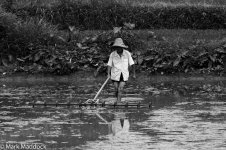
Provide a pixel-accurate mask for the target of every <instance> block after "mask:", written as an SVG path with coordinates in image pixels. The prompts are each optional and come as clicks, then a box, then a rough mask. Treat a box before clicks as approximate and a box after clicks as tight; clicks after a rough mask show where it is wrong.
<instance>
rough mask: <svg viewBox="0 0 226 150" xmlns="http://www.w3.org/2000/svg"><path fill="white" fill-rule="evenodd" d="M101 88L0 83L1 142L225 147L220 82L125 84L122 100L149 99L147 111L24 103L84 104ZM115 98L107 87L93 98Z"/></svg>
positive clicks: (225, 90)
mask: <svg viewBox="0 0 226 150" xmlns="http://www.w3.org/2000/svg"><path fill="white" fill-rule="evenodd" d="M101 83H103V80H92V81H89V80H83V81H77V82H73V83H70V81H65V82H58V81H57V80H56V81H53V82H48V83H47V82H26V83H25V82H16V83H15V82H1V84H0V86H1V87H0V107H1V108H0V143H2V144H5V143H42V144H44V145H45V146H46V148H47V149H96V150H100V149H104V150H105V149H116V150H118V149H131V150H133V149H134V150H136V149H167V150H169V149H170V150H171V149H172V150H175V149H186V150H190V149H192V150H195V149H197V150H200V149H205V150H206V149H211V150H213V149H217V150H218V149H219V150H224V149H226V84H225V82H220V81H217V82H207V81H202V82H199V81H195V82H192V81H191V82H190V81H186V82H174V81H168V82H155V83H153V82H152V81H146V80H145V81H139V82H138V81H134V82H129V83H128V84H127V86H126V87H125V90H124V94H123V96H124V97H130V98H131V99H132V100H133V103H135V102H138V101H140V102H141V103H142V104H144V105H147V104H148V103H150V102H152V109H136V108H134V109H109V108H101V107H98V108H93V107H91V108H90V107H89V108H77V107H69V108H68V107H66V106H65V107H48V106H47V107H44V106H37V107H34V108H32V107H31V106H29V105H28V103H29V102H33V101H35V102H38V103H39V102H44V101H46V102H52V103H55V102H56V101H58V102H60V103H66V102H68V101H70V102H71V103H77V102H84V101H86V100H87V99H89V98H93V97H94V96H95V92H97V91H98V89H99V88H100V86H101ZM113 96H114V92H113V86H112V85H111V83H110V82H109V84H108V85H107V86H106V87H105V88H104V90H103V91H102V93H101V95H100V97H99V98H100V99H105V98H109V97H113ZM141 99H143V100H141ZM127 100H129V98H128V99H127Z"/></svg>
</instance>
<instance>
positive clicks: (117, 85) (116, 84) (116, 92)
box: [114, 82, 119, 98]
mask: <svg viewBox="0 0 226 150" xmlns="http://www.w3.org/2000/svg"><path fill="white" fill-rule="evenodd" d="M114 87H115V97H116V98H117V97H118V87H119V82H114Z"/></svg>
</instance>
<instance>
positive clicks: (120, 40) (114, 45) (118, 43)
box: [112, 38, 128, 48]
mask: <svg viewBox="0 0 226 150" xmlns="http://www.w3.org/2000/svg"><path fill="white" fill-rule="evenodd" d="M112 46H113V47H116V46H117V47H122V48H128V46H126V45H125V44H124V42H123V40H122V39H121V38H117V39H115V42H114V44H113V45H112Z"/></svg>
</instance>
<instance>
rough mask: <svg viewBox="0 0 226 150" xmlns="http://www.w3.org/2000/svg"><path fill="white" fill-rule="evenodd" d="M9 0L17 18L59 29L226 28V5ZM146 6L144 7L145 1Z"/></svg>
mask: <svg viewBox="0 0 226 150" xmlns="http://www.w3.org/2000/svg"><path fill="white" fill-rule="evenodd" d="M6 1H11V3H9V2H8V3H7V5H6V4H5V5H3V6H4V7H5V8H6V9H7V10H8V11H10V12H13V13H15V14H16V15H17V16H20V17H22V18H24V19H26V18H27V17H39V18H45V19H46V20H47V21H48V22H50V23H52V24H55V25H58V26H59V27H60V29H66V28H67V27H68V26H69V25H71V26H75V27H76V28H78V29H80V30H110V29H112V28H113V27H115V26H122V25H123V24H124V23H125V22H130V23H134V24H135V25H136V26H135V29H178V28H179V29H225V28H226V24H225V22H226V9H225V5H205V3H204V4H203V5H189V2H188V3H185V2H184V4H183V5H170V3H169V2H168V3H166V5H163V4H162V5H161V3H156V4H152V5H138V4H137V5H134V3H135V1H132V0H125V1H116V0H108V1H109V2H106V0H90V2H89V3H88V2H83V1H79V0H59V1H58V2H55V5H54V4H52V5H50V6H49V5H47V6H45V5H41V1H40V0H39V1H37V4H39V5H35V3H33V4H32V3H30V4H29V5H24V6H20V7H19V6H17V5H16V4H14V3H16V2H15V1H14V0H6ZM38 2H39V3H38ZM219 2H220V1H219ZM17 3H19V2H17ZM27 3H28V2H27ZM137 3H138V1H137ZM143 3H144V4H145V1H144V0H143ZM146 3H148V2H146ZM200 3H201V1H200ZM221 3H222V2H221ZM158 4H160V5H158ZM167 4H168V5H167ZM181 4H182V3H181ZM186 4H187V5H186ZM201 4H202V3H201Z"/></svg>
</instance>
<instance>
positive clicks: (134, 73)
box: [132, 64, 136, 78]
mask: <svg viewBox="0 0 226 150" xmlns="http://www.w3.org/2000/svg"><path fill="white" fill-rule="evenodd" d="M132 68H133V78H136V66H135V64H134V65H132Z"/></svg>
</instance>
